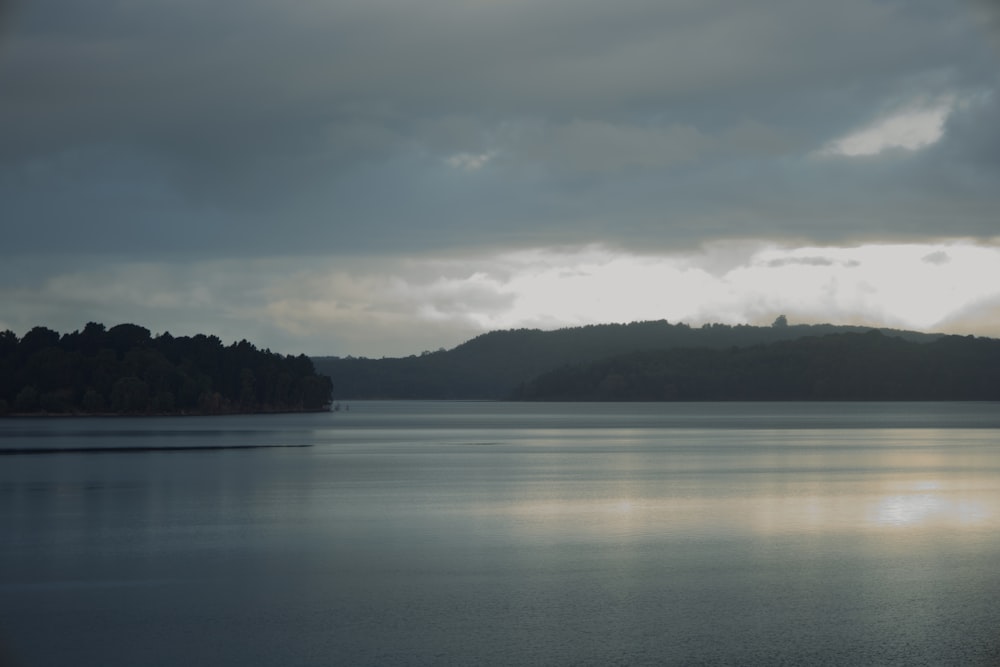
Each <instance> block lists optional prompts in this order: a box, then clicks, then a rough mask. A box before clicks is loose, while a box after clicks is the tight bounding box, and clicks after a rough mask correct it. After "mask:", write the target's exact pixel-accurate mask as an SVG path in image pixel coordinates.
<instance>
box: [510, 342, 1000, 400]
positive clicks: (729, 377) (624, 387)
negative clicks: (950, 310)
mask: <svg viewBox="0 0 1000 667" xmlns="http://www.w3.org/2000/svg"><path fill="white" fill-rule="evenodd" d="M515 397H516V398H519V399H523V400H589V401H662V400H691V401H694V400H709V401H716V400H992V401H995V400H1000V341H998V340H994V339H987V338H974V337H972V336H967V337H962V336H943V337H941V338H938V339H937V340H934V341H931V342H926V343H918V342H913V341H907V340H904V339H902V338H897V337H891V336H886V335H884V334H882V333H880V332H878V331H870V332H868V333H864V334H859V333H845V334H831V335H826V336H815V337H813V336H810V337H806V338H801V339H798V340H790V341H781V342H776V343H770V344H764V345H753V346H749V347H743V348H739V347H732V348H729V349H711V348H707V347H702V348H674V349H669V350H647V351H642V352H633V353H631V354H626V355H620V356H615V357H611V358H607V359H603V360H599V361H594V362H590V363H582V364H573V365H565V366H563V367H561V368H559V369H556V370H553V371H551V372H548V373H545V374H542V375H541V376H539V377H537V378H535V379H534V380H532V381H530V382H527V383H525V384H524V385H522V386H521V387H520V388H519V390H518V391H517V392H516V394H515Z"/></svg>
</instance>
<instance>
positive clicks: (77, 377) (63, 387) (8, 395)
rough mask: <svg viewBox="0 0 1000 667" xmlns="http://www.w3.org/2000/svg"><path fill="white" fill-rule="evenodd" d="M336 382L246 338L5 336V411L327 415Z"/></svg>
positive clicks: (92, 333) (134, 332)
mask: <svg viewBox="0 0 1000 667" xmlns="http://www.w3.org/2000/svg"><path fill="white" fill-rule="evenodd" d="M332 392H333V386H332V383H331V381H330V378H329V377H326V376H323V375H317V374H316V372H315V369H314V367H313V363H312V361H311V360H310V359H309V358H308V357H306V356H305V355H299V356H291V355H287V356H282V355H280V354H276V353H273V352H271V351H270V350H259V349H257V348H256V347H255V346H254V345H252V344H251V343H249V342H247V341H246V340H241V341H239V342H237V343H233V344H231V345H228V346H227V345H223V343H222V341H221V340H220V339H219V338H218V337H216V336H206V335H204V334H198V335H196V336H190V337H188V336H181V337H174V336H171V335H170V334H169V333H163V334H161V335H159V336H155V337H154V336H152V335H151V334H150V331H149V329H146V328H145V327H141V326H138V325H135V324H119V325H117V326H113V327H111V328H110V329H106V328H105V326H104V325H103V324H98V323H95V322H90V323H88V324H87V325H86V326H85V327H84V328H83V330H82V331H74V332H72V333H67V334H62V335H60V334H59V333H58V332H56V331H53V330H51V329H48V328H46V327H41V326H39V327H35V328H33V329H31V330H30V331H29V332H27V333H26V334H25V335H24V336H23V337H22V338H21V339H18V337H17V336H16V335H15V334H14V333H13V332H11V331H2V332H0V414H39V413H41V414H132V415H138V414H231V413H249V412H289V411H315V410H325V409H328V408H329V406H330V403H331V397H332Z"/></svg>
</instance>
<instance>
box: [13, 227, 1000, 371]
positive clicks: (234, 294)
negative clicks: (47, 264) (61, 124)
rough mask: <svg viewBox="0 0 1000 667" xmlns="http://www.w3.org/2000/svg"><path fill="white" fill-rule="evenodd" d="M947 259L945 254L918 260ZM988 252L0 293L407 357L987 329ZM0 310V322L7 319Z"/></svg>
mask: <svg viewBox="0 0 1000 667" xmlns="http://www.w3.org/2000/svg"><path fill="white" fill-rule="evenodd" d="M942 256H948V257H951V258H952V259H953V261H950V262H946V263H941V262H937V263H935V262H929V261H927V258H928V257H942ZM997 267H1000V246H998V245H997V244H996V243H995V242H994V243H990V244H984V243H979V244H974V243H969V242H957V241H956V242H951V243H948V244H902V245H900V244H897V245H868V246H848V247H836V246H822V247H801V248H795V247H783V246H778V245H773V244H772V245H762V244H743V245H740V244H735V245H734V244H723V245H721V246H720V245H718V244H713V245H709V246H706V247H705V248H703V249H701V250H697V251H683V252H676V253H668V254H660V253H645V254H636V253H632V252H628V251H626V250H623V249H621V248H613V247H610V246H604V245H588V246H577V247H565V246H564V247H561V248H536V249H533V250H515V251H504V252H494V253H481V254H473V255H455V256H443V255H438V256H424V257H409V258H385V257H377V256H371V257H358V258H353V259H344V258H341V259H329V258H324V257H310V258H305V257H286V258H275V259H268V260H252V261H246V260H242V261H232V260H230V261H219V260H204V261H193V262H186V263H184V264H183V265H173V264H167V263H162V262H155V263H147V262H133V263H130V264H114V265H110V266H108V267H105V268H101V269H92V268H90V269H88V268H86V267H67V269H66V270H64V271H59V270H58V269H55V270H53V272H52V275H51V276H50V277H48V278H46V279H45V280H42V281H40V282H32V281H30V280H23V279H22V280H21V282H20V284H19V285H17V286H16V287H11V286H9V285H12V284H14V282H15V281H13V280H12V279H11V278H10V275H11V274H14V273H17V272H18V271H19V270H20V269H21V267H19V266H18V265H17V264H16V263H15V264H14V265H13V266H10V265H8V266H5V268H4V271H5V272H7V273H6V274H5V275H4V276H3V277H4V281H3V283H2V284H4V285H8V286H7V287H3V288H0V312H3V313H5V318H6V319H5V321H4V326H6V327H11V328H13V329H14V330H15V331H16V332H18V333H19V334H23V333H24V332H25V331H27V329H29V328H30V327H31V326H34V325H35V324H37V323H38V322H45V323H46V326H50V327H53V328H56V329H58V330H61V331H72V330H75V329H78V328H80V327H82V326H83V325H84V324H85V323H86V322H88V321H101V322H104V323H105V324H108V325H113V324H116V323H120V322H126V321H132V322H138V323H141V324H143V325H144V326H147V327H149V328H150V329H152V330H154V331H157V332H159V331H170V332H171V333H173V334H174V335H190V334H193V333H198V332H200V331H203V330H204V322H206V321H211V322H212V323H213V326H212V333H215V334H216V335H219V336H220V337H221V338H223V340H226V341H231V340H239V339H241V338H248V339H250V340H253V341H254V342H256V343H257V344H259V345H262V346H267V347H271V348H272V349H274V350H276V351H280V352H285V353H298V352H306V353H309V354H341V355H344V354H354V355H369V356H382V355H408V354H414V353H419V352H420V351H422V350H427V349H437V348H439V347H442V346H444V347H452V346H454V345H457V344H458V343H460V342H462V341H464V340H467V339H469V338H471V337H473V336H475V335H478V334H479V333H483V332H485V331H490V330H495V329H507V328H519V327H537V328H545V329H551V328H558V327H565V326H576V325H583V324H593V323H603V322H630V321H636V320H658V319H667V320H670V321H673V322H678V321H683V322H687V323H689V324H692V325H700V324H703V323H709V322H724V323H730V324H739V323H753V324H762V325H766V324H770V323H771V322H772V321H773V320H774V318H775V317H776V316H777V315H778V314H785V315H787V316H788V318H789V319H790V320H791V321H792V322H799V323H809V322H836V323H856V324H866V325H871V326H895V327H901V328H918V329H925V330H944V331H953V332H957V333H968V332H974V333H982V334H986V333H989V332H990V331H993V332H994V335H995V332H996V331H997V329H996V328H995V327H996V324H997V321H996V317H995V315H996V312H995V311H996V308H995V306H996V303H997V299H998V298H1000V288H997V285H1000V273H998V268H997ZM8 315H9V316H8Z"/></svg>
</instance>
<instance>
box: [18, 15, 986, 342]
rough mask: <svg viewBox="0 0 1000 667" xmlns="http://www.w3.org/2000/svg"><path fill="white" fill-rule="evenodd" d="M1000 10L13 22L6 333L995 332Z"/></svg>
mask: <svg viewBox="0 0 1000 667" xmlns="http://www.w3.org/2000/svg"><path fill="white" fill-rule="evenodd" d="M998 95H1000V6H998V3H996V2H995V1H993V0H957V1H956V2H940V1H939V0H905V1H904V0H898V1H892V2H887V1H881V0H879V1H874V0H843V1H841V2H812V1H805V2H803V1H802V0H747V1H746V2H739V3H733V2H720V1H718V0H618V1H617V2H614V3H610V2H606V0H600V1H598V0H572V1H570V0H530V1H529V0H504V1H502V2H501V1H500V0H421V1H420V2H413V1H412V0H239V1H238V2H237V1H236V0H213V2H211V3H204V2H194V1H193V0H89V1H88V2H85V3H81V2H79V1H78V0H20V1H18V0H13V1H12V0H0V330H3V329H10V330H12V331H14V332H15V333H17V334H18V335H23V334H24V333H25V332H26V331H28V330H29V329H30V328H31V327H33V326H38V325H41V326H47V327H50V328H53V329H56V330H57V331H61V332H64V333H65V332H69V331H73V330H76V329H82V328H83V326H84V325H85V324H86V323H87V322H90V321H95V322H102V323H104V324H105V325H107V326H109V327H110V326H113V325H114V324H118V323H121V322H132V323H135V324H140V325H142V326H145V327H147V328H149V329H150V330H151V331H153V332H154V333H162V332H165V331H169V332H170V333H171V334H173V335H175V336H176V335H193V334H195V333H208V334H214V335H217V336H219V337H220V338H222V340H223V341H224V342H227V343H228V342H232V341H237V340H240V339H247V340H249V341H251V342H253V343H254V344H256V345H257V346H258V347H261V348H268V349H271V350H273V351H278V352H282V353H288V354H298V353H306V354H310V355H337V356H346V355H354V356H370V357H381V356H406V355H409V354H419V353H420V352H422V351H425V350H436V349H439V348H450V347H454V346H455V345H457V344H459V343H461V342H463V341H464V340H467V339H469V338H471V337H473V336H476V335H478V334H480V333H483V332H485V331H489V330H493V329H507V328H520V327H531V328H536V327H537V328H543V329H553V328H559V327H565V326H576V325H580V324H588V323H601V322H629V321H636V320H658V319H667V320H669V321H672V322H678V321H682V322H687V323H689V324H691V325H693V326H697V325H700V324H703V323H708V322H724V323H730V324H738V323H749V324H770V323H771V322H772V321H773V320H774V319H775V317H777V316H778V315H780V314H785V315H786V316H787V317H788V320H789V322H790V323H792V324H795V323H814V322H833V323H843V324H864V325H872V326H889V327H895V328H912V329H919V330H925V331H942V332H948V333H961V334H974V335H980V336H992V337H1000V187H998V186H1000V122H998V121H1000V98H998Z"/></svg>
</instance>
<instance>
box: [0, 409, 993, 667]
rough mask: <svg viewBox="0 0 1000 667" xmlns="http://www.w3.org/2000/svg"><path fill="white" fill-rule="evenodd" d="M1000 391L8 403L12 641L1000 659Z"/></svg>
mask: <svg viewBox="0 0 1000 667" xmlns="http://www.w3.org/2000/svg"><path fill="white" fill-rule="evenodd" d="M997 407H998V406H997V405H995V404H989V403H950V404H948V403H917V404H913V403H882V404H874V403H822V404H795V403H782V404H777V403H721V404H720V403H695V404H509V403H461V402H364V403H362V402H358V403H352V404H351V405H350V411H340V412H337V413H330V414H313V415H270V416H245V417H206V418H200V417H192V418H172V419H159V418H151V419H99V418H93V419H56V420H43V419H12V420H3V421H0V452H6V454H3V455H0V643H2V645H3V647H4V650H6V653H7V655H6V656H3V655H0V663H2V662H3V659H4V658H6V659H7V660H8V661H13V664H21V665H28V666H33V665H66V664H74V665H95V666H96V665H101V666H111V667H114V666H116V665H139V664H141V665H178V664H185V665H247V664H253V665H331V664H357V665H393V664H400V665H402V664H407V665H410V664H416V665H422V664H426V665H431V664H434V665H441V664H455V665H466V664H497V665H537V664H552V665H561V664H593V665H607V664H650V665H652V664H677V665H689V664H710V665H712V664H717V665H727V664H740V665H755V664H760V665H773V664H819V665H823V664H829V665H859V664H886V665H919V664H927V665H950V664H954V665H994V664H1000V610H998V608H997V605H996V600H997V599H1000V574H998V572H997V563H1000V530H998V528H1000V411H998V410H997ZM12 452H16V453H12Z"/></svg>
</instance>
